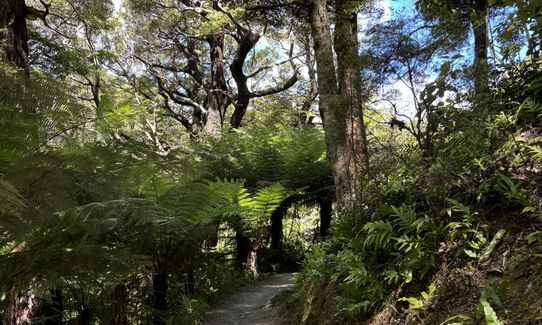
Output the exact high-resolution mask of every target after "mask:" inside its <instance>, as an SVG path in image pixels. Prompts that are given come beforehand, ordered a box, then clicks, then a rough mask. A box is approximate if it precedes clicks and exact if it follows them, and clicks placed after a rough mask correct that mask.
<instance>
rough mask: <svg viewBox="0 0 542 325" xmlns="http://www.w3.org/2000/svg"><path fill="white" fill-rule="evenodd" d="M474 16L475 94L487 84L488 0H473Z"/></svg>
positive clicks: (481, 91)
mask: <svg viewBox="0 0 542 325" xmlns="http://www.w3.org/2000/svg"><path fill="white" fill-rule="evenodd" d="M474 7H475V8H474V18H473V21H472V26H473V30H474V64H473V69H474V82H475V87H474V88H475V92H476V94H477V95H479V94H482V93H484V92H486V91H487V89H488V86H489V81H488V80H489V77H488V73H489V72H488V61H487V49H488V47H489V38H488V26H487V15H488V1H487V0H475V3H474Z"/></svg>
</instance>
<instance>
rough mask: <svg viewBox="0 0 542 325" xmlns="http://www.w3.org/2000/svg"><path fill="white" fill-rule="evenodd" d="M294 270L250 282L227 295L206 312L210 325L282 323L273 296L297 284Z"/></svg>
mask: <svg viewBox="0 0 542 325" xmlns="http://www.w3.org/2000/svg"><path fill="white" fill-rule="evenodd" d="M293 278H294V276H293V273H282V274H275V275H272V276H269V277H267V278H265V279H263V280H261V281H258V282H254V283H251V284H249V285H247V286H245V287H243V288H241V290H240V291H238V292H236V293H234V294H233V295H231V296H229V297H227V298H226V299H224V301H222V302H221V303H220V304H219V305H218V306H216V308H215V309H213V310H211V311H210V312H208V313H207V317H206V319H205V324H207V325H280V320H279V317H278V315H277V312H276V310H274V309H273V308H272V307H271V299H273V297H275V296H276V295H277V293H279V291H281V290H284V289H287V288H292V287H293V286H294V280H293Z"/></svg>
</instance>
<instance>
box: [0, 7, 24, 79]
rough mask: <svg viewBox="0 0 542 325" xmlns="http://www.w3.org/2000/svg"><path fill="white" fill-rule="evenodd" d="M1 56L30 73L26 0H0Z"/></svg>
mask: <svg viewBox="0 0 542 325" xmlns="http://www.w3.org/2000/svg"><path fill="white" fill-rule="evenodd" d="M0 43H3V45H2V53H1V55H0V57H2V58H3V59H5V60H6V61H8V62H10V63H12V64H13V65H15V66H17V67H19V68H21V69H24V71H25V73H26V74H27V75H28V74H29V64H28V29H27V27H26V5H25V2H24V0H2V1H0Z"/></svg>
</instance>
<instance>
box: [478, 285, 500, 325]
mask: <svg viewBox="0 0 542 325" xmlns="http://www.w3.org/2000/svg"><path fill="white" fill-rule="evenodd" d="M489 298H491V299H492V300H493V302H494V303H495V304H497V305H498V306H500V305H501V300H500V299H499V297H498V296H497V294H496V293H495V291H494V290H493V289H492V288H491V287H485V288H484V289H483V290H482V295H481V296H480V301H479V304H478V306H477V307H476V315H477V316H478V317H481V316H482V315H483V316H484V320H485V323H486V325H502V324H504V323H503V322H502V321H501V320H499V318H498V316H497V314H496V313H495V310H493V307H491V304H490V303H489Z"/></svg>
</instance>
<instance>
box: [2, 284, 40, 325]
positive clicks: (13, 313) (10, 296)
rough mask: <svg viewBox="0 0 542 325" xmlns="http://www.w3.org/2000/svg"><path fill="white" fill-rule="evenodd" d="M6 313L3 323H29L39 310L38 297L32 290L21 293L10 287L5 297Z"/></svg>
mask: <svg viewBox="0 0 542 325" xmlns="http://www.w3.org/2000/svg"><path fill="white" fill-rule="evenodd" d="M4 306H5V307H4V315H3V316H2V324H10V325H28V324H31V323H32V318H33V317H34V315H35V314H36V312H37V308H38V301H37V298H36V297H35V296H34V295H33V294H32V293H30V292H26V293H25V294H23V295H21V294H19V293H18V292H17V291H16V290H15V289H10V290H9V291H8V292H7V293H6V297H5V298H4Z"/></svg>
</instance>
